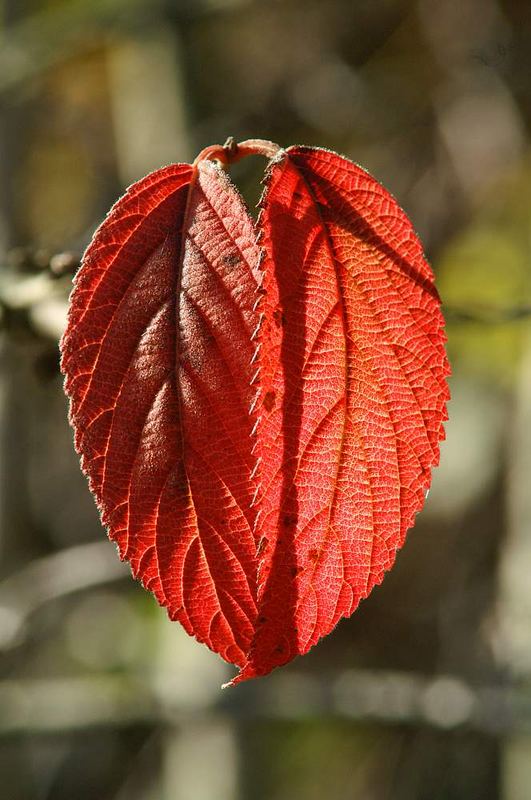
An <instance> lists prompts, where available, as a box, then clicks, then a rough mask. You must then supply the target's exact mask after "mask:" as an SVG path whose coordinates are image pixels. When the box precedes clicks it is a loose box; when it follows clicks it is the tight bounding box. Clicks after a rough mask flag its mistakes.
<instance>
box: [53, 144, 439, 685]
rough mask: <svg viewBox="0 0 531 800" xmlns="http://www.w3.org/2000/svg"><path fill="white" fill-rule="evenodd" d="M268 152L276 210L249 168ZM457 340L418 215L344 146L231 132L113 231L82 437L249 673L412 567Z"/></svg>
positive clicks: (93, 326)
mask: <svg viewBox="0 0 531 800" xmlns="http://www.w3.org/2000/svg"><path fill="white" fill-rule="evenodd" d="M252 153H258V154H262V155H266V156H267V157H269V158H270V162H269V166H268V169H267V177H266V189H265V192H264V196H263V198H262V200H261V203H260V205H261V213H260V218H259V222H258V223H257V224H254V223H253V221H252V219H251V218H250V216H249V213H248V211H247V209H246V207H245V205H244V202H243V200H242V198H241V197H240V195H239V194H238V192H237V190H236V189H235V188H234V186H232V184H231V183H230V182H229V180H228V178H227V176H226V171H225V168H226V167H227V165H228V164H229V163H232V162H233V161H236V160H238V159H239V158H241V157H243V156H245V155H248V154H252ZM444 342H445V336H444V332H443V318H442V316H441V313H440V303H439V298H438V295H437V292H436V290H435V288H434V286H433V275H432V272H431V269H430V267H429V265H428V264H427V262H426V261H425V259H424V256H423V253H422V248H421V245H420V243H419V241H418V239H417V237H416V235H415V233H414V231H413V229H412V226H411V224H410V222H409V221H408V219H407V217H406V216H405V214H404V212H403V211H402V210H401V209H400V208H399V207H398V205H397V203H396V202H395V200H394V199H393V198H392V197H391V195H390V194H389V193H388V192H387V191H386V190H385V189H384V188H383V187H382V186H381V185H380V184H379V183H378V182H377V181H375V180H374V179H373V178H372V177H371V176H370V175H368V174H367V172H365V171H364V170H363V169H361V168H360V167H358V166H356V165H354V164H353V163H351V162H350V161H347V160H346V159H344V158H342V157H340V156H338V155H337V154H335V153H332V152H329V151H326V150H322V149H317V148H309V147H290V148H288V149H287V150H283V149H280V148H279V147H278V146H277V145H273V144H272V143H270V142H263V141H260V140H251V141H248V142H243V143H241V144H240V145H235V144H234V143H233V142H231V143H230V144H227V145H225V146H224V147H220V146H214V147H211V148H207V149H206V150H205V151H203V153H201V154H200V156H199V157H198V158H197V159H196V161H195V163H194V164H193V165H192V166H190V165H188V164H175V165H172V166H169V167H166V168H164V169H161V170H158V171H156V172H154V173H152V174H151V175H148V176H147V177H146V178H144V179H143V180H141V181H139V182H138V183H136V184H134V185H133V186H132V187H131V188H130V189H129V190H128V192H127V193H126V195H125V196H124V197H123V198H121V200H119V201H118V202H117V203H116V205H115V206H114V207H113V209H112V211H111V212H110V214H109V216H108V217H107V218H106V220H105V221H104V222H103V224H102V225H101V226H100V228H99V229H98V231H97V232H96V234H95V236H94V239H93V240H92V242H91V244H90V246H89V247H88V249H87V251H86V253H85V256H84V259H83V264H82V268H81V270H80V272H79V274H78V275H77V277H76V279H75V288H74V291H73V293H72V297H71V305H70V314H69V322H68V328H67V331H66V333H65V335H64V338H63V341H62V345H61V347H62V369H63V372H64V374H65V376H66V381H65V389H66V392H67V394H68V395H69V397H70V402H71V407H70V417H71V422H72V424H73V426H74V428H75V444H76V448H77V450H78V452H79V453H80V454H81V461H82V467H83V470H84V471H85V473H86V474H87V476H88V478H89V483H90V488H91V490H92V492H93V493H94V495H95V498H96V501H97V504H98V507H99V509H100V511H101V514H102V520H103V522H104V523H105V525H106V526H107V527H108V530H109V536H110V537H111V539H113V540H114V541H115V542H116V543H117V545H118V548H119V551H120V556H121V558H123V559H127V560H128V561H129V563H130V565H131V569H132V572H133V575H134V576H135V577H137V578H139V579H140V580H141V581H142V583H143V585H144V586H145V587H146V588H147V589H149V590H150V591H152V592H153V594H154V595H155V596H156V598H157V600H158V601H159V603H160V604H161V605H163V606H166V607H167V609H168V612H169V615H170V617H171V618H172V619H176V620H179V622H181V624H182V625H183V626H184V628H185V629H186V630H187V631H188V633H190V634H192V635H194V636H195V637H196V638H197V639H198V640H199V641H200V642H204V643H205V644H207V645H208V647H210V648H211V649H212V650H214V651H215V652H217V653H219V654H220V655H221V656H222V657H223V658H224V659H226V660H227V661H229V662H231V663H233V664H235V665H237V666H238V667H239V668H240V672H239V675H238V676H237V677H236V678H235V679H234V681H233V683H235V682H238V681H241V680H244V679H246V678H251V677H255V676H258V675H264V674H266V673H268V672H269V671H270V670H272V669H273V668H274V667H276V666H279V665H281V664H284V663H286V662H287V661H290V660H291V659H292V658H294V656H296V655H298V654H302V653H306V652H307V651H308V650H309V649H310V647H312V645H314V644H315V643H316V642H317V641H318V639H319V638H320V637H322V636H325V635H326V634H327V633H329V632H330V631H331V630H332V629H333V628H334V626H335V625H336V624H337V622H338V621H339V620H340V619H341V618H342V617H347V616H349V615H350V614H352V612H353V611H354V610H355V608H356V607H357V605H358V603H359V602H360V600H361V599H362V598H364V597H367V595H368V594H369V593H370V591H371V589H372V588H373V586H374V585H375V584H377V583H380V582H381V580H382V577H383V574H384V572H385V571H386V570H387V569H389V568H390V567H391V565H392V564H393V561H394V559H395V554H396V550H397V548H399V547H400V546H401V545H402V544H403V541H404V537H405V534H406V531H407V530H408V528H410V527H411V525H412V524H413V521H414V517H415V514H416V512H417V511H419V509H420V508H421V507H422V504H423V502H424V497H425V494H426V491H427V489H428V487H429V484H430V470H431V467H432V466H434V465H436V464H437V463H438V458H439V452H438V450H439V447H438V443H439V441H440V440H441V439H442V438H443V433H444V432H443V421H444V420H445V419H446V401H447V399H448V396H449V394H448V388H447V383H446V377H447V375H448V372H449V368H448V363H447V359H446V355H445V349H444Z"/></svg>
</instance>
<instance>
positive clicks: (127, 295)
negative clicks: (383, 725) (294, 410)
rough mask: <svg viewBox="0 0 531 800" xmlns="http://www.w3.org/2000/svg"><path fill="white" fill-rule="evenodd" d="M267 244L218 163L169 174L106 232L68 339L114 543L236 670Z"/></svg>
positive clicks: (78, 408) (246, 586)
mask: <svg viewBox="0 0 531 800" xmlns="http://www.w3.org/2000/svg"><path fill="white" fill-rule="evenodd" d="M254 238H255V236H254V232H253V229H252V223H251V221H250V219H249V217H248V214H247V212H246V210H245V208H244V206H243V204H242V201H241V199H240V198H239V195H238V194H237V193H236V192H235V191H234V189H233V188H232V186H231V185H230V184H229V182H228V180H227V178H226V177H225V175H224V173H223V170H222V169H221V168H220V167H219V166H218V165H216V164H215V163H214V162H212V161H202V162H200V163H199V165H198V166H197V167H195V168H192V167H191V166H189V165H185V164H178V165H174V166H171V167H167V168H165V169H161V170H159V171H157V172H154V173H153V174H151V175H149V176H148V177H147V178H145V179H144V180H142V181H140V182H139V183H137V184H135V185H134V186H132V187H131V188H130V189H129V191H128V192H127V194H126V195H125V196H124V197H123V198H122V199H121V200H119V201H118V203H117V204H116V205H115V206H114V208H113V209H112V211H111V213H110V215H109V216H108V217H107V219H106V220H105V221H104V223H103V224H102V225H101V227H100V228H99V229H98V231H97V232H96V234H95V236H94V239H93V241H92V243H91V244H90V246H89V248H88V250H87V252H86V253H85V256H84V259H83V264H82V268H81V271H80V273H79V275H78V277H77V279H76V282H75V289H74V292H73V294H72V297H71V308H70V316H69V323H68V328H67V331H66V334H65V336H64V338H63V341H62V369H63V371H64V373H65V375H66V382H65V389H66V392H67V393H68V395H69V396H70V399H71V410H70V417H71V422H72V424H73V425H74V427H75V430H76V437H75V443H76V448H77V450H78V452H79V453H80V454H81V455H82V467H83V469H84V471H85V472H86V474H87V476H88V478H89V482H90V487H91V489H92V492H93V493H94V495H95V497H96V500H97V503H98V506H99V509H100V511H101V515H102V520H103V522H104V523H105V525H107V526H108V529H109V535H110V537H111V539H113V540H114V541H116V543H117V544H118V547H119V550H120V555H121V557H122V558H125V559H127V560H128V561H129V562H130V564H131V568H132V571H133V574H134V575H135V576H137V577H138V578H140V579H141V581H142V583H143V584H144V586H145V587H146V588H148V589H150V590H151V591H152V592H153V593H154V594H155V595H156V597H157V599H158V601H159V602H160V603H161V604H162V605H164V606H167V607H168V611H169V614H170V616H171V617H172V618H173V619H178V620H179V621H180V622H181V623H182V624H183V626H184V627H185V628H186V630H187V631H188V632H189V633H190V634H193V635H194V636H196V637H197V639H199V641H201V642H205V643H206V644H207V645H208V646H209V647H211V648H212V649H213V650H215V651H217V652H218V653H220V654H221V655H222V656H223V658H225V659H227V660H228V661H230V662H232V663H235V664H241V663H243V661H244V660H245V659H244V654H245V653H246V651H247V649H248V646H249V642H250V639H251V637H252V634H253V628H254V622H255V616H256V607H255V596H256V590H255V572H256V570H255V567H254V563H255V549H256V548H255V541H254V538H253V529H254V520H255V515H256V509H255V508H252V506H251V501H252V497H253V494H254V492H255V490H256V486H255V485H253V481H252V480H251V477H250V472H251V469H252V467H253V466H254V463H255V458H254V457H253V456H252V454H251V444H252V436H251V429H252V424H253V420H252V418H251V417H250V416H249V411H248V409H249V404H250V400H251V396H252V390H251V387H250V377H251V367H250V361H251V358H252V355H253V350H254V347H253V345H252V343H251V341H250V337H251V333H252V331H253V329H254V327H255V316H256V314H255V313H254V312H253V304H254V302H255V299H256V271H255V267H256V264H257V263H258V250H257V247H256V245H255V244H254Z"/></svg>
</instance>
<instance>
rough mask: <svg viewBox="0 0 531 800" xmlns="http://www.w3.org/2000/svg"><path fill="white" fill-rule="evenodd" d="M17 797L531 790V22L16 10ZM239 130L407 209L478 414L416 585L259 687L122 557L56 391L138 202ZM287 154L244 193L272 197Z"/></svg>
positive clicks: (10, 169)
mask: <svg viewBox="0 0 531 800" xmlns="http://www.w3.org/2000/svg"><path fill="white" fill-rule="evenodd" d="M0 26H1V27H0V797H1V798H6V800H71V799H73V798H76V800H160V799H161V798H162V800H181V799H182V800H189V798H193V800H210V799H211V798H215V799H216V800H229V799H232V798H234V799H235V800H248V799H249V800H250V798H253V800H265V799H266V798H268V800H288V799H289V800H303V799H304V800H320V798H322V797H326V798H328V800H350V799H351V798H352V799H353V800H354V799H355V800H390V799H391V798H392V799H393V800H476V798H477V799H478V800H480V799H481V800H498V798H500V799H501V800H528V798H530V797H531V682H530V676H531V579H530V577H529V576H530V574H531V491H530V487H531V266H530V265H531V260H530V255H531V147H530V136H531V133H530V125H531V79H530V76H531V4H530V3H529V2H527V0H505V1H504V2H502V0H448V1H447V2H435V0H417V1H416V2H413V0H411V2H398V1H395V2H392V1H391V0H376V1H373V2H369V0H359V1H358V0H357V1H356V2H353V0H282V2H281V1H280V0H278V1H275V0H268V1H267V2H260V1H259V0H254V1H253V0H195V1H194V0H182V2H178V0H174V1H173V2H171V1H170V0H167V1H166V2H164V1H163V0H71V1H70V2H67V1H66V0H48V1H47V2H46V1H45V0H3V1H2V2H0ZM229 135H232V136H234V137H235V138H236V139H238V140H241V139H245V138H248V137H260V138H268V139H272V140H273V141H277V142H279V143H280V144H281V145H286V146H287V145H289V144H292V143H304V144H315V145H320V146H323V147H327V148H331V149H334V150H337V151H339V152H341V153H343V154H345V155H346V156H347V157H349V158H351V159H353V160H354V161H356V162H358V163H360V164H362V165H363V166H364V167H366V168H367V169H369V170H370V171H371V172H372V174H373V175H374V176H375V177H376V178H378V179H379V180H380V181H382V182H383V183H384V184H385V185H386V186H387V187H388V188H389V189H390V190H391V191H392V193H393V194H394V195H395V196H396V197H397V199H398V201H399V202H400V204H401V205H402V206H403V207H404V208H405V210H406V212H407V213H408V214H409V215H410V217H411V219H412V220H413V223H414V225H415V228H416V229H417V231H418V233H419V235H420V236H421V238H422V241H423V243H424V245H425V249H426V252H427V255H428V258H429V259H430V261H431V262H432V264H433V266H434V269H435V271H436V274H437V281H438V287H439V290H440V292H441V295H442V298H443V308H444V312H445V316H446V319H447V322H448V337H449V343H448V350H449V355H450V359H451V362H452V368H453V376H452V379H451V388H452V398H453V399H452V401H451V403H450V406H449V413H450V421H449V423H448V424H447V441H446V442H445V443H444V444H443V446H442V462H441V466H440V468H439V469H438V470H436V473H435V476H434V483H433V488H432V491H431V493H430V496H429V499H428V502H427V504H426V507H425V509H424V511H423V512H422V514H420V515H419V517H418V519H417V524H416V526H415V529H414V530H413V531H411V532H410V534H409V536H408V541H407V543H406V546H405V547H404V549H403V551H402V552H401V553H400V555H399V557H398V559H397V564H396V566H395V568H394V570H393V571H392V572H391V573H390V574H389V575H388V576H387V578H386V580H385V581H384V583H383V585H382V586H381V587H379V588H377V589H376V590H375V591H374V592H373V594H372V595H371V597H370V598H369V599H368V600H366V601H365V602H364V603H363V604H362V606H361V607H360V608H359V610H358V611H357V612H356V614H355V615H354V616H353V617H352V618H351V619H350V620H348V621H343V622H342V623H341V624H340V625H339V626H338V628H337V629H336V631H335V632H334V633H333V634H332V635H331V636H329V637H328V638H327V639H325V640H324V641H322V642H321V643H320V644H319V646H318V647H317V648H315V649H314V650H312V652H311V653H310V654H309V655H308V656H306V657H305V658H304V659H298V660H296V661H295V662H293V663H292V664H290V665H289V666H288V667H286V668H283V669H282V670H279V671H277V672H275V673H273V674H272V675H270V676H268V677H267V678H263V679H261V680H260V681H255V682H252V683H250V684H246V685H242V686H239V687H237V688H235V689H231V690H228V691H225V692H221V691H220V689H219V686H220V684H221V683H222V682H224V681H225V680H227V679H230V677H231V675H232V671H231V670H230V668H229V667H228V666H227V665H225V664H223V663H222V662H221V661H220V659H219V658H218V657H217V656H215V655H213V654H212V653H210V652H209V651H207V650H206V649H205V648H203V647H201V646H200V645H198V644H197V643H196V642H195V641H193V640H191V639H189V638H188V637H187V636H186V635H185V634H184V633H183V632H182V631H181V629H180V628H179V627H178V626H177V625H176V624H171V623H169V622H168V620H167V619H166V615H165V613H164V612H163V611H162V610H161V609H159V608H158V607H157V606H156V603H155V601H154V600H153V598H152V597H151V596H150V595H148V594H147V593H145V592H144V591H143V590H142V589H141V587H140V586H139V585H138V584H136V583H135V582H134V581H132V580H131V578H130V577H129V574H128V570H127V568H125V567H124V566H123V565H121V564H120V563H119V561H118V559H117V557H116V554H115V548H114V546H113V545H111V544H110V543H109V542H108V541H107V540H106V537H105V534H104V531H103V530H102V528H101V525H100V522H99V519H98V515H97V512H96V509H95V507H94V503H93V501H92V498H91V496H90V494H89V492H88V489H87V486H86V483H85V480H84V478H83V476H82V475H81V473H80V471H79V468H78V463H77V459H76V456H75V454H74V451H73V446H72V436H71V431H70V429H69V427H68V423H67V420H66V400H65V398H64V396H63V393H62V378H61V376H60V374H59V371H58V350H57V341H58V338H59V336H60V334H61V332H62V329H63V326H64V320H65V313H66V302H67V297H68V293H69V290H70V283H71V276H72V271H73V269H74V268H75V265H76V263H77V261H78V259H79V257H80V254H81V253H82V251H83V249H84V247H85V246H86V244H87V243H88V241H89V240H90V237H91V235H92V232H93V230H94V228H95V227H96V225H97V224H99V222H100V221H101V219H102V217H103V216H104V215H105V213H106V212H107V210H108V208H109V207H110V205H111V204H112V203H113V202H114V200H115V199H116V198H117V197H118V196H119V195H120V194H121V193H122V192H123V190H124V188H125V187H126V186H127V185H128V184H130V183H132V182H133V181H135V180H137V179H139V178H140V177H142V176H143V175H144V174H145V173H146V172H148V171H150V170H152V169H156V168H158V167H160V166H162V165H163V164H167V163H171V162H175V161H187V160H190V159H193V158H194V156H195V155H196V153H197V152H198V151H199V150H200V149H201V148H203V147H204V146H206V145H209V144H213V143H216V142H220V143H223V142H224V141H225V139H226V138H227V136H229ZM262 169H263V163H262V162H260V160H259V159H246V160H245V161H244V162H241V164H239V165H237V167H236V168H235V169H234V170H233V177H234V179H235V180H236V181H237V183H238V184H239V186H240V188H241V189H242V191H243V193H244V195H245V197H246V198H247V199H248V202H249V203H250V204H254V203H255V202H256V200H257V199H258V196H259V179H260V174H261V171H262Z"/></svg>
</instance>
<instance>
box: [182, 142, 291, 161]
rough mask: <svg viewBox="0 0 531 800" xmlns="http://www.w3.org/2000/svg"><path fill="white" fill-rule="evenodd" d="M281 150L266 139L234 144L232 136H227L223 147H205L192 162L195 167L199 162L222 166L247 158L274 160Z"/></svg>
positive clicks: (218, 145)
mask: <svg viewBox="0 0 531 800" xmlns="http://www.w3.org/2000/svg"><path fill="white" fill-rule="evenodd" d="M281 150H282V148H281V147H280V145H278V144H275V142H270V141H268V140H267V139H245V141H243V142H236V141H235V139H234V137H233V136H229V138H228V139H227V141H226V142H225V144H224V145H220V144H213V145H211V146H210V147H205V149H204V150H202V151H201V152H200V153H199V155H198V156H197V158H196V159H195V161H194V166H197V164H199V162H200V161H220V162H221V163H222V164H224V165H229V164H235V163H236V162H237V161H240V160H241V159H242V158H246V157H247V156H252V155H256V156H265V158H274V157H275V156H276V155H277V154H278V153H279V152H280V151H281Z"/></svg>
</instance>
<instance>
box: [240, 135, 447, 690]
mask: <svg viewBox="0 0 531 800" xmlns="http://www.w3.org/2000/svg"><path fill="white" fill-rule="evenodd" d="M262 207H263V208H262V218H261V229H262V232H263V242H262V244H263V247H264V249H265V253H266V258H265V261H264V262H263V270H264V274H263V284H262V287H263V302H262V304H261V309H260V310H261V313H262V315H263V316H262V323H261V328H260V340H259V356H260V358H259V362H260V368H261V375H260V393H259V397H258V398H257V407H258V408H259V424H258V445H257V448H258V449H257V452H258V456H259V467H260V511H261V516H260V542H261V544H260V551H261V558H260V564H259V567H258V596H257V600H258V610H259V617H258V621H257V626H256V632H255V635H254V639H253V643H252V646H251V650H250V654H249V659H248V661H247V664H246V665H245V667H244V669H243V671H242V673H241V674H240V676H238V678H237V679H236V681H238V680H241V679H245V678H248V677H254V676H256V675H260V674H263V673H264V672H269V670H270V669H272V668H273V667H275V666H278V665H280V664H283V663H285V662H287V661H289V660H290V659H292V658H293V657H294V656H295V655H299V654H303V653H306V652H307V651H308V650H309V648H310V647H312V645H314V644H315V643H316V642H317V641H318V639H319V638H320V637H322V636H325V635H326V634H327V633H329V632H330V631H331V630H332V629H333V627H334V626H335V625H336V624H337V622H338V621H339V619H340V618H341V617H345V616H349V615H350V614H352V612H353V611H354V610H355V608H356V607H357V605H358V603H359V602H360V600H361V599H362V598H365V597H367V595H368V594H369V593H370V591H371V589H372V588H373V587H374V585H375V584H377V583H380V582H381V580H382V578H383V575H384V572H385V571H386V570H388V569H389V568H390V567H391V566H392V564H393V562H394V559H395V555H396V551H397V548H399V547H400V546H401V545H402V544H403V542H404V537H405V534H406V531H407V530H408V528H410V527H411V525H412V524H413V521H414V517H415V514H416V513H417V512H418V511H419V509H420V508H421V507H422V504H423V502H424V498H425V494H426V492H427V490H428V488H429V485H430V478H431V468H432V467H433V466H435V465H436V464H437V463H438V460H439V446H438V445H439V441H440V440H441V439H442V438H443V436H444V430H443V421H444V420H445V419H446V401H447V400H448V397H449V393H448V387H447V383H446V376H447V375H448V372H449V367H448V363H447V359H446V354H445V349H444V343H445V336H444V332H443V318H442V315H441V312H440V308H439V305H440V304H439V298H438V295H437V292H436V290H435V288H434V285H433V274H432V272H431V269H430V267H429V265H428V264H427V262H426V260H425V258H424V256H423V253H422V248H421V245H420V242H419V240H418V238H417V237H416V235H415V233H414V231H413V229H412V226H411V223H410V222H409V220H408V219H407V217H406V215H405V214H404V212H403V211H402V210H401V209H400V208H399V207H398V205H397V203H396V202H395V200H394V199H393V198H392V197H391V195H390V194H389V192H387V191H386V189H384V188H383V187H382V186H381V185H380V184H379V183H378V182H377V181H375V180H374V179H373V178H372V177H371V176H370V175H369V174H368V173H367V172H365V171H364V170H363V169H361V168H360V167H358V166H356V165H354V164H353V163H351V162H350V161H347V160H346V159H344V158H342V157H340V156H338V155H336V154H335V153H331V152H328V151H326V150H322V149H312V148H306V147H292V148H289V149H288V150H287V152H286V153H285V155H284V156H281V157H279V158H277V159H276V161H274V162H273V164H272V166H271V169H270V174H269V178H268V187H267V190H266V196H265V199H264V200H263V202H262Z"/></svg>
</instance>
